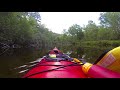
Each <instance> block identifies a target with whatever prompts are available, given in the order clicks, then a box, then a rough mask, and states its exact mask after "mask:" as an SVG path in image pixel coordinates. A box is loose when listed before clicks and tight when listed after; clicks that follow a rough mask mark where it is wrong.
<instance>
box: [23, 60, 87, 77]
mask: <svg viewBox="0 0 120 90" xmlns="http://www.w3.org/2000/svg"><path fill="white" fill-rule="evenodd" d="M23 78H87V76H86V75H85V74H84V72H83V71H82V67H81V66H80V65H79V64H75V63H74V62H71V61H59V62H56V61H46V60H45V59H43V60H42V61H41V62H39V63H38V64H37V65H36V66H35V67H33V68H32V69H30V70H29V71H28V72H27V73H26V74H25V75H24V76H23Z"/></svg>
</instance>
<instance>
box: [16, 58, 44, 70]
mask: <svg viewBox="0 0 120 90" xmlns="http://www.w3.org/2000/svg"><path fill="white" fill-rule="evenodd" d="M43 58H44V56H43V57H42V58H38V59H37V60H35V61H32V62H29V63H26V64H25V65H22V66H19V67H16V68H14V69H20V68H25V67H32V65H27V64H33V63H36V64H37V63H38V62H40V61H41V60H42V59H43ZM36 64H33V66H35V65H36Z"/></svg>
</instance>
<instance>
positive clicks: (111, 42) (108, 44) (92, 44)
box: [78, 40, 120, 48]
mask: <svg viewBox="0 0 120 90" xmlns="http://www.w3.org/2000/svg"><path fill="white" fill-rule="evenodd" d="M78 45H79V46H81V47H96V48H97V47H98V48H100V47H102V48H106V47H110V48H112V47H113V48H114V47H118V46H120V40H100V41H82V42H79V43H78Z"/></svg>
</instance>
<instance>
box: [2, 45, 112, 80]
mask: <svg viewBox="0 0 120 90" xmlns="http://www.w3.org/2000/svg"><path fill="white" fill-rule="evenodd" d="M110 49H112V47H111V48H110V47H109V48H95V47H94V48H87V47H78V48H75V49H74V50H72V54H71V55H70V56H71V57H76V58H78V57H79V58H81V57H84V59H85V60H86V61H87V62H90V63H94V62H95V61H96V60H97V58H98V57H99V56H100V55H101V54H102V53H103V52H104V51H105V50H110ZM47 51H48V50H45V49H44V50H40V49H39V50H38V49H31V50H30V49H12V50H10V49H9V50H7V52H5V53H4V54H2V55H1V56H0V78H20V77H22V76H23V75H24V74H25V72H23V73H22V72H21V71H23V70H26V69H28V67H21V68H18V67H19V66H23V65H27V66H30V65H33V64H35V63H31V64H30V63H29V62H31V61H35V60H37V59H38V58H42V56H44V55H45V54H46V53H47ZM62 51H63V52H65V53H66V52H67V51H71V48H69V49H62ZM78 55H79V56H78ZM16 67H17V68H16ZM20 72H21V73H20Z"/></svg>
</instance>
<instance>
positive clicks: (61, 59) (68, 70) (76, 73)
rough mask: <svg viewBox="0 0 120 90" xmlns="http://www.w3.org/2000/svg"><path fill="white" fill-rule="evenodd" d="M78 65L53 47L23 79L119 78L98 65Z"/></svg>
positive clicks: (119, 75)
mask: <svg viewBox="0 0 120 90" xmlns="http://www.w3.org/2000/svg"><path fill="white" fill-rule="evenodd" d="M80 63H81V61H79V60H78V59H75V58H71V57H69V56H68V55H66V54H63V53H62V52H61V51H60V50H58V49H57V48H56V47H55V48H54V49H53V50H51V51H50V52H49V53H48V55H46V56H45V57H43V58H42V59H41V61H40V62H39V63H38V64H37V65H36V66H34V67H32V69H30V70H29V71H28V72H27V73H26V74H25V75H24V76H23V78H120V73H117V72H113V71H111V70H108V69H106V68H104V67H101V66H99V65H92V64H90V63H84V64H83V63H82V64H80Z"/></svg>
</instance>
